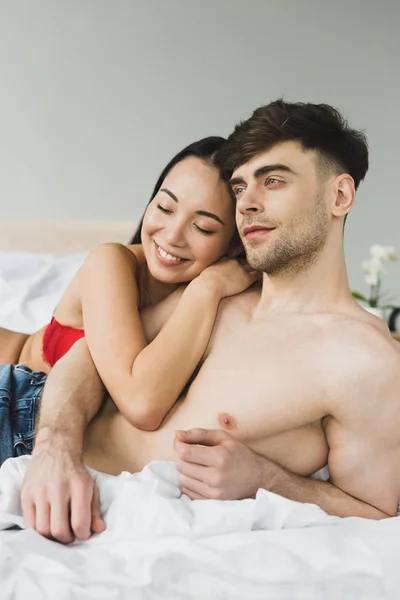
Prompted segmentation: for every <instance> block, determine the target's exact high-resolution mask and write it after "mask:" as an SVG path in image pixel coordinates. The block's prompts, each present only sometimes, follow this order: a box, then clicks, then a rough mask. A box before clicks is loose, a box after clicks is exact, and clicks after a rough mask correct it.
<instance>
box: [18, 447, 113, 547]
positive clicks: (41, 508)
mask: <svg viewBox="0 0 400 600" xmlns="http://www.w3.org/2000/svg"><path fill="white" fill-rule="evenodd" d="M21 503H22V512H23V517H24V521H25V525H26V527H32V528H33V529H36V531H37V532H38V533H40V534H41V535H44V536H45V537H48V538H51V539H55V540H57V541H58V542H61V543H63V544H69V543H71V542H73V541H74V539H77V540H79V541H84V540H87V539H88V538H89V537H90V536H91V534H92V532H93V533H101V532H102V531H104V529H105V524H104V521H103V520H102V518H101V515H100V507H99V498H98V490H97V487H96V485H95V483H94V480H93V478H92V477H91V476H90V474H89V472H88V471H87V469H86V468H85V466H84V464H83V462H82V460H81V458H80V457H79V456H75V455H74V454H73V453H71V452H70V451H69V449H68V448H66V447H65V446H64V445H63V444H62V443H60V442H59V443H57V442H56V441H55V442H54V441H53V442H52V443H48V444H40V443H39V444H37V445H36V446H35V450H34V452H33V455H32V459H31V461H30V462H29V465H28V469H27V472H26V475H25V479H24V482H23V486H22V490H21Z"/></svg>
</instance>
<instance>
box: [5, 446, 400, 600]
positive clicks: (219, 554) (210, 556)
mask: <svg viewBox="0 0 400 600" xmlns="http://www.w3.org/2000/svg"><path fill="white" fill-rule="evenodd" d="M29 460H30V458H29V457H24V458H20V459H11V460H9V461H7V462H6V463H5V464H4V465H3V467H2V469H1V470H0V529H3V531H1V532H0V580H1V600H8V599H10V600H11V599H13V600H14V599H17V600H19V598H21V600H22V598H23V599H24V600H25V599H26V597H29V598H30V599H31V598H33V599H35V598H40V599H41V600H42V599H44V598H49V599H52V600H53V599H54V598H57V599H58V600H63V599H64V598H65V599H68V600H72V599H75V598H76V599H77V600H78V599H79V600H81V599H82V600H83V599H85V600H87V599H88V598H90V599H93V600H97V599H99V600H100V599H102V598H107V599H109V598H118V599H125V598H126V599H128V598H129V600H130V599H132V598H171V599H172V598H173V599H174V600H176V599H179V598H182V599H183V598H185V599H186V598H199V599H200V598H207V599H208V598H210V599H214V598H215V599H219V598H221V599H226V598H241V599H244V598H246V600H247V599H252V598H263V599H264V598H271V599H274V600H275V599H277V598H287V599H289V598H290V600H296V599H297V598H299V599H300V598H301V599H303V598H318V599H319V598H324V599H325V598H327V599H332V600H333V599H335V600H336V599H337V598H339V597H346V598H357V600H360V599H361V600H364V599H367V598H368V599H369V598H371V599H372V598H373V599H374V600H376V599H377V598H393V599H394V598H396V599H397V598H398V596H399V590H400V575H399V569H398V565H397V558H396V556H398V555H399V554H400V535H399V534H400V520H399V519H398V518H394V519H387V520H384V521H379V522H374V521H367V520H363V519H355V518H353V519H339V518H337V517H332V516H328V515H327V514H325V513H324V512H323V511H322V510H321V509H320V508H318V507H317V506H314V505H310V504H300V503H297V502H293V501H291V500H287V499H285V498H281V497H280V496H277V495H276V494H273V493H271V492H267V491H265V490H259V491H258V493H257V496H256V498H255V499H248V500H241V501H232V502H226V501H225V502H222V501H213V500H208V501H191V500H189V499H188V498H187V497H186V496H181V495H180V493H179V489H178V487H177V471H176V469H175V466H174V464H173V463H168V462H163V461H157V462H152V463H150V464H149V465H148V466H147V467H146V468H145V469H144V470H143V471H142V472H141V473H137V474H134V475H132V474H128V473H122V474H121V475H120V476H119V477H111V476H108V475H104V474H101V473H97V472H94V471H93V472H92V474H93V475H94V477H95V478H96V481H97V484H98V487H99V491H100V500H101V508H102V512H103V514H104V516H105V520H106V524H107V530H106V531H105V532H104V533H103V534H101V535H95V536H93V537H92V538H91V539H90V540H89V541H88V542H85V543H78V542H75V543H74V544H72V545H71V546H62V545H60V544H57V543H56V542H52V541H49V540H46V539H44V538H42V537H41V536H40V535H38V534H37V533H36V532H34V531H32V530H25V529H23V527H24V524H23V520H22V517H21V505H20V500H19V491H20V486H21V482H22V479H23V475H24V472H25V469H26V465H27V462H28V461H29ZM13 525H15V526H18V527H21V528H22V529H20V530H11V531H10V530H8V531H4V530H5V529H6V528H9V527H11V526H13ZM346 594H347V595H346Z"/></svg>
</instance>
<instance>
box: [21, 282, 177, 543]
mask: <svg viewBox="0 0 400 600" xmlns="http://www.w3.org/2000/svg"><path fill="white" fill-rule="evenodd" d="M183 291H184V287H183V286H181V288H178V290H176V291H175V292H174V293H172V294H170V295H169V296H168V297H167V298H166V299H165V300H163V301H162V302H160V303H159V304H158V305H156V306H154V307H149V308H148V309H145V310H144V311H142V313H141V318H142V322H143V327H144V331H145V334H146V337H147V339H148V341H150V340H152V339H153V338H154V337H155V336H156V335H157V334H158V332H159V331H160V330H161V328H162V327H163V325H164V323H165V322H166V320H167V319H168V318H169V316H170V315H171V312H172V311H173V310H174V308H175V306H176V304H177V303H178V302H179V298H180V297H181V295H182V293H183ZM104 392H105V389H104V386H103V384H102V382H101V380H100V377H99V375H98V373H97V370H96V368H95V365H94V363H93V360H92V357H91V355H90V352H89V349H88V347H87V343H86V340H85V339H82V340H79V341H78V342H77V343H76V344H74V346H72V348H71V349H70V350H69V352H68V353H67V354H66V355H65V356H63V358H61V359H60V360H59V361H58V362H57V363H56V364H55V366H54V367H53V369H52V370H51V372H50V374H49V376H48V378H47V382H46V385H45V388H44V392H43V396H42V398H41V402H40V414H39V420H38V425H37V428H36V442H35V447H34V450H33V453H32V460H31V461H30V463H29V465H28V469H27V472H26V475H25V479H24V483H23V486H22V492H21V502H22V510H23V515H24V519H25V524H26V526H27V527H33V528H34V529H36V531H38V532H39V533H41V534H42V535H45V536H46V537H53V538H55V539H56V540H58V541H60V542H63V543H69V542H71V541H73V539H74V537H76V538H77V539H79V540H86V539H88V538H89V536H90V535H91V531H93V532H101V531H103V529H104V522H103V521H102V519H101V516H100V509H99V503H98V497H97V489H96V487H95V485H94V481H93V479H92V477H91V476H90V475H89V472H88V471H87V469H86V468H85V467H84V464H83V461H82V451H83V441H84V433H85V429H86V427H87V425H88V423H89V422H90V421H91V420H92V418H93V417H94V416H95V415H96V414H97V412H98V410H99V408H100V406H101V404H102V401H103V398H104Z"/></svg>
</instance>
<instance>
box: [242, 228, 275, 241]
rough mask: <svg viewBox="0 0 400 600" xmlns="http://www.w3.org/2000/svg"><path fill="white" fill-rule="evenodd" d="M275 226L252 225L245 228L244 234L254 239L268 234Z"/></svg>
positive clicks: (247, 237)
mask: <svg viewBox="0 0 400 600" xmlns="http://www.w3.org/2000/svg"><path fill="white" fill-rule="evenodd" d="M273 230H274V227H263V226H262V225H251V226H250V227H244V228H243V234H244V237H245V238H246V239H252V238H256V237H261V236H263V235H266V234H267V233H269V232H270V231H273Z"/></svg>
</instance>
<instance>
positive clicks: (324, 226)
mask: <svg viewBox="0 0 400 600" xmlns="http://www.w3.org/2000/svg"><path fill="white" fill-rule="evenodd" d="M328 222H329V219H328V214H327V211H326V207H325V203H324V198H323V195H322V193H321V192H319V193H318V194H316V196H315V202H314V203H313V204H312V206H311V208H310V209H309V210H308V211H307V212H306V213H303V214H302V215H300V217H299V218H298V219H296V220H295V221H293V223H292V224H291V226H290V227H288V228H287V229H286V230H284V232H283V233H281V237H280V238H278V239H277V240H276V241H272V242H269V243H268V245H267V244H264V239H263V238H260V239H257V238H256V239H255V240H252V241H251V242H250V243H247V244H246V241H245V240H244V246H245V250H246V255H247V261H248V263H249V265H250V266H251V267H252V268H253V269H255V270H257V271H262V272H264V273H267V274H268V275H269V276H271V277H276V276H277V275H279V276H287V275H294V274H296V273H299V272H301V271H305V270H307V269H309V268H310V267H311V266H312V265H313V264H314V263H315V262H316V260H317V258H318V257H319V255H320V254H321V252H322V250H323V248H324V246H325V243H326V240H327V237H328ZM277 231H279V228H278V230H277ZM269 235H271V236H273V235H275V234H274V232H271V233H267V234H266V236H267V237H268V236H269Z"/></svg>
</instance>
